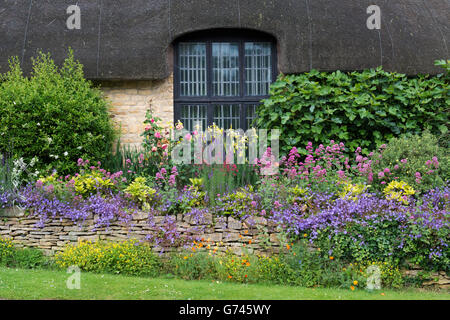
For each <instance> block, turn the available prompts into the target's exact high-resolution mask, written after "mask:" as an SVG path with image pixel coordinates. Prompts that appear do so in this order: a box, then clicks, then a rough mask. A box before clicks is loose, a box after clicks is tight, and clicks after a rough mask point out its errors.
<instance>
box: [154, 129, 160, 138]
mask: <svg viewBox="0 0 450 320" xmlns="http://www.w3.org/2000/svg"><path fill="white" fill-rule="evenodd" d="M155 138H157V139H160V138H161V133H159V131H158V132H155Z"/></svg>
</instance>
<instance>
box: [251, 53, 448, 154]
mask: <svg viewBox="0 0 450 320" xmlns="http://www.w3.org/2000/svg"><path fill="white" fill-rule="evenodd" d="M437 64H439V63H438V62H437ZM440 65H443V64H442V62H441V63H440ZM448 79H449V73H448V72H447V73H446V74H440V75H437V76H434V77H432V76H429V75H419V76H417V77H414V78H408V77H407V76H406V75H404V74H399V73H395V72H393V73H391V72H386V71H384V70H382V68H381V67H379V68H377V69H370V70H364V71H362V72H341V71H336V72H332V73H330V72H319V71H317V70H312V71H311V72H308V73H304V74H300V75H281V76H280V77H279V78H278V80H277V81H276V82H275V83H274V84H273V85H272V87H271V91H270V94H271V96H270V97H269V98H268V99H266V100H264V104H263V105H262V106H261V107H259V108H258V110H257V114H258V121H257V125H258V126H259V127H260V128H266V129H275V128H276V129H280V130H281V137H282V138H281V139H280V148H281V151H282V153H284V154H287V153H288V152H289V151H290V150H291V148H292V147H293V146H298V145H299V144H301V143H302V142H303V141H315V142H323V141H329V140H338V141H342V142H344V143H345V145H346V146H347V147H348V148H349V149H350V151H354V150H355V149H356V148H357V147H362V149H363V152H364V153H368V152H369V151H370V150H373V149H375V148H376V147H377V146H379V145H380V144H382V143H384V142H386V141H389V140H390V139H391V138H393V137H395V136H398V135H400V134H402V133H413V134H418V133H419V132H421V131H422V130H423V129H429V130H430V132H431V133H433V134H436V135H438V136H441V137H443V136H444V135H446V134H447V133H448V124H449V106H450V99H449V91H448V90H449V81H448ZM447 137H448V135H447ZM441 140H442V141H444V142H445V140H446V139H445V138H442V139H441Z"/></svg>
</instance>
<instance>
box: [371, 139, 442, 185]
mask: <svg viewBox="0 0 450 320" xmlns="http://www.w3.org/2000/svg"><path fill="white" fill-rule="evenodd" d="M374 159H375V161H373V162H372V163H373V172H374V174H375V175H376V176H378V177H380V176H381V180H384V181H385V182H386V183H389V181H391V180H392V179H394V178H395V177H397V179H398V180H403V181H405V182H407V183H408V184H409V185H411V186H412V187H413V188H414V189H415V190H419V191H426V190H429V189H432V188H435V187H440V186H443V185H445V183H446V179H449V177H450V152H449V149H447V148H444V147H440V146H439V144H438V140H437V138H436V137H435V136H433V135H432V134H431V133H429V132H424V133H422V134H421V135H403V136H400V137H399V138H393V139H392V140H391V141H389V143H388V144H387V146H386V148H385V149H384V151H382V152H379V153H377V154H375V156H374ZM386 169H388V170H386Z"/></svg>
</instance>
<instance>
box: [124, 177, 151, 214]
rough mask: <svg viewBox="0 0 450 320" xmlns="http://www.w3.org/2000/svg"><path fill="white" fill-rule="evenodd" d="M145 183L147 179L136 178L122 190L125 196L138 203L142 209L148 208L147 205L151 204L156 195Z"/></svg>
mask: <svg viewBox="0 0 450 320" xmlns="http://www.w3.org/2000/svg"><path fill="white" fill-rule="evenodd" d="M146 183H147V179H145V177H137V178H136V179H134V180H133V182H132V183H130V185H129V186H128V187H127V188H126V189H125V190H124V192H125V194H126V195H129V196H130V197H131V199H133V200H135V201H137V202H139V203H140V204H141V205H142V206H143V207H144V208H147V207H148V206H149V203H151V202H152V200H153V199H152V198H153V196H154V195H155V193H156V190H155V189H152V188H150V187H149V186H147V185H146Z"/></svg>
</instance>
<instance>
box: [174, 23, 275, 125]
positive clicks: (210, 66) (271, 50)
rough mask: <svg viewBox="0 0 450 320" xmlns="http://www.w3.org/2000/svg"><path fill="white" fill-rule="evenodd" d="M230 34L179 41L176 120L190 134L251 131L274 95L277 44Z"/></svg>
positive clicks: (265, 38)
mask: <svg viewBox="0 0 450 320" xmlns="http://www.w3.org/2000/svg"><path fill="white" fill-rule="evenodd" d="M235 32H236V31H235ZM239 32H240V31H239ZM230 34H232V32H227V31H221V32H213V33H211V34H209V33H201V34H195V35H188V36H185V37H183V38H182V39H180V40H178V41H176V42H175V60H174V61H175V66H174V67H175V68H174V69H175V72H174V81H175V86H174V88H175V91H174V99H175V112H174V113H175V116H174V120H175V122H176V121H178V120H180V121H181V122H183V124H184V127H185V128H186V129H188V130H191V131H193V130H194V129H195V128H194V125H195V124H196V123H200V124H201V125H202V127H203V129H205V128H206V127H207V126H210V125H212V124H213V123H215V124H216V125H218V126H219V127H222V128H224V129H228V128H230V127H232V128H233V129H243V130H244V131H245V130H247V129H248V128H250V127H251V126H252V125H253V124H254V119H255V115H256V111H255V110H256V107H257V106H258V105H259V104H260V101H261V100H262V99H264V98H267V96H268V94H269V88H270V84H271V83H272V82H273V81H274V79H275V76H276V68H275V66H276V57H275V41H274V39H272V38H270V37H269V36H265V35H261V34H259V33H254V32H250V31H249V32H247V33H245V34H241V35H240V36H230Z"/></svg>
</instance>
